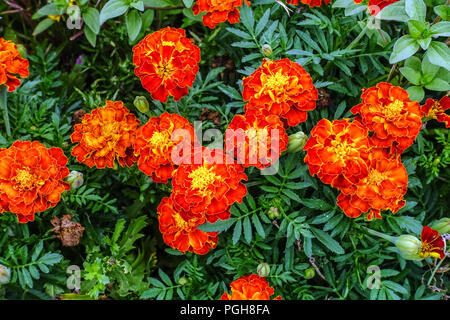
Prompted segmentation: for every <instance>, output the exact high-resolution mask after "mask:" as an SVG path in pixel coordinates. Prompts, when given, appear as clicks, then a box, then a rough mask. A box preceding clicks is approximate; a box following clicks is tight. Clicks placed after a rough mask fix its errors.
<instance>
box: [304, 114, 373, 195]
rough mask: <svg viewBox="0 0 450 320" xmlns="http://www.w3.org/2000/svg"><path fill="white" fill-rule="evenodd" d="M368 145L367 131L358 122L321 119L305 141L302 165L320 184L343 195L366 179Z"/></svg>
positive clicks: (369, 146)
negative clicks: (329, 185)
mask: <svg viewBox="0 0 450 320" xmlns="http://www.w3.org/2000/svg"><path fill="white" fill-rule="evenodd" d="M370 148H371V145H370V141H369V137H368V131H367V129H366V128H365V127H364V126H363V125H362V124H361V123H360V122H359V121H357V120H354V121H353V122H350V120H349V119H343V120H334V121H333V122H330V121H329V120H327V119H322V120H320V121H319V122H318V123H317V125H316V126H315V127H314V128H313V129H312V130H311V137H310V138H309V139H308V141H307V142H306V144H305V146H304V147H303V150H306V152H307V154H306V156H305V163H306V164H307V165H308V166H309V172H310V173H311V175H312V176H314V175H315V174H317V177H318V178H319V179H320V180H322V182H324V183H327V184H331V186H332V187H334V188H338V189H340V190H341V191H344V192H351V190H353V189H352V188H353V185H354V184H355V183H358V182H359V180H360V179H361V178H364V177H365V176H367V174H368V171H367V164H366V159H367V156H368V152H369V151H370Z"/></svg>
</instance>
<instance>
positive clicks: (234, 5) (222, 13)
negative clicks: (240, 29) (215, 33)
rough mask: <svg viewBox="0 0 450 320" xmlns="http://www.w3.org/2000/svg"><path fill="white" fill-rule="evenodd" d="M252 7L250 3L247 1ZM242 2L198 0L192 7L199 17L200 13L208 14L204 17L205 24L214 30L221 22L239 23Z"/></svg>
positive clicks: (236, 0) (239, 0)
mask: <svg viewBox="0 0 450 320" xmlns="http://www.w3.org/2000/svg"><path fill="white" fill-rule="evenodd" d="M245 3H246V4H247V5H248V6H250V1H247V0H245ZM242 5H243V1H242V0H221V1H216V0H197V1H196V2H195V4H194V6H193V7H192V12H193V13H194V14H195V15H198V14H199V13H200V12H206V14H205V15H204V16H203V18H202V19H203V24H204V25H205V26H207V27H209V28H211V29H214V28H215V27H216V26H217V25H218V24H220V23H221V22H225V21H227V20H228V22H230V23H239V18H240V16H239V9H238V7H242Z"/></svg>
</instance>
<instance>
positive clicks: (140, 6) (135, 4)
mask: <svg viewBox="0 0 450 320" xmlns="http://www.w3.org/2000/svg"><path fill="white" fill-rule="evenodd" d="M130 6H131V7H132V8H135V9H137V10H139V11H141V12H143V11H144V10H145V7H144V2H143V1H142V0H140V1H138V2H132V3H131V4H130Z"/></svg>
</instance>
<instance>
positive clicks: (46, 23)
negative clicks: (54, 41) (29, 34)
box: [33, 18, 55, 36]
mask: <svg viewBox="0 0 450 320" xmlns="http://www.w3.org/2000/svg"><path fill="white" fill-rule="evenodd" d="M54 23H55V21H54V20H52V19H50V18H46V19H44V20H42V21H41V22H39V23H38V25H37V26H36V28H34V30H33V36H37V35H38V34H39V33H41V32H44V31H45V30H47V29H48V28H50V27H51V26H52V25H53V24H54Z"/></svg>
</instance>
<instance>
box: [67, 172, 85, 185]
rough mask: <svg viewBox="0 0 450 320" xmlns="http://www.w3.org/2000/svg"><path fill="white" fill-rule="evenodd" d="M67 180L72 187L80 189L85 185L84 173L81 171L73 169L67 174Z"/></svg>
mask: <svg viewBox="0 0 450 320" xmlns="http://www.w3.org/2000/svg"><path fill="white" fill-rule="evenodd" d="M67 182H68V183H69V184H70V187H71V188H72V189H78V188H79V187H81V186H82V185H83V182H84V178H83V174H82V173H81V172H78V171H75V170H73V171H71V172H70V173H69V175H68V176H67Z"/></svg>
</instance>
